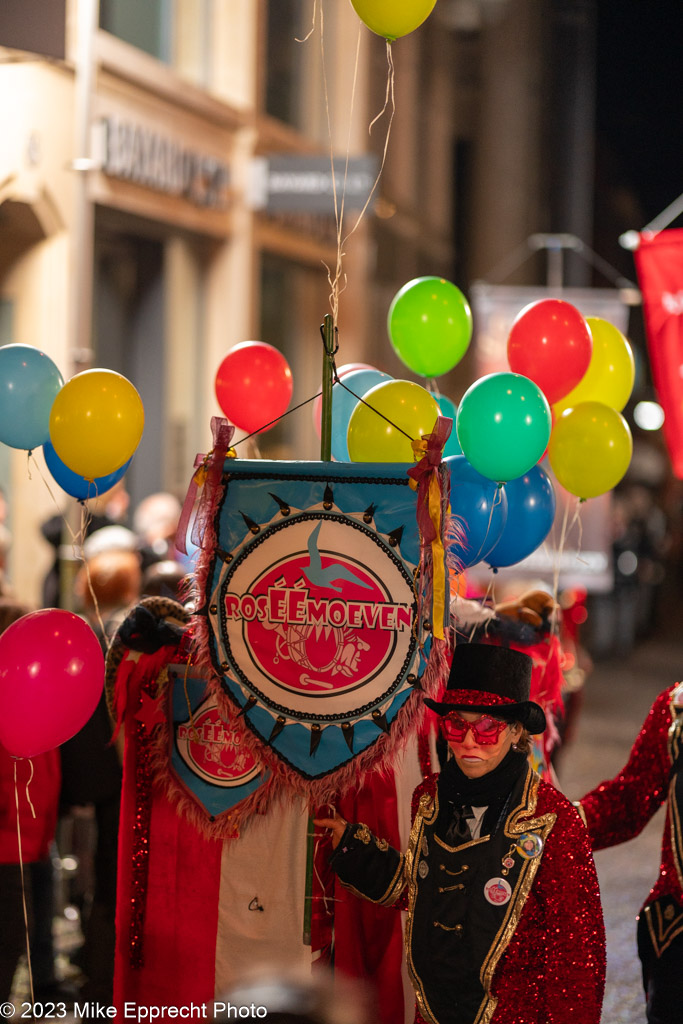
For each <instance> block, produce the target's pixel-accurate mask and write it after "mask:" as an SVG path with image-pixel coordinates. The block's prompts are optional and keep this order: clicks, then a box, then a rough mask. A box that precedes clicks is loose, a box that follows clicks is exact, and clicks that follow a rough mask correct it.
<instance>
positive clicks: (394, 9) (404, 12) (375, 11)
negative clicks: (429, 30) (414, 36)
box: [351, 0, 436, 42]
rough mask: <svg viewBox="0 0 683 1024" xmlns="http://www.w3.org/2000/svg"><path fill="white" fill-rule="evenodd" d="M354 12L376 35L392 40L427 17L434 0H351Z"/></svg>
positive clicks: (405, 33)
mask: <svg viewBox="0 0 683 1024" xmlns="http://www.w3.org/2000/svg"><path fill="white" fill-rule="evenodd" d="M351 3H352V4H353V6H354V9H355V11H356V14H357V15H358V17H359V18H360V19H361V21H363V22H365V24H366V25H367V26H368V28H369V29H372V31H373V32H376V33H377V35H378V36H384V38H385V39H388V40H389V41H390V42H392V41H393V40H394V39H398V37H399V36H407V35H408V33H409V32H412V31H413V29H416V28H417V27H418V25H421V24H422V22H423V21H426V19H427V18H428V17H429V15H430V14H431V13H432V10H433V8H434V4H435V3H436V0H351Z"/></svg>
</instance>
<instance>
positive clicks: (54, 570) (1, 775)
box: [0, 481, 190, 1004]
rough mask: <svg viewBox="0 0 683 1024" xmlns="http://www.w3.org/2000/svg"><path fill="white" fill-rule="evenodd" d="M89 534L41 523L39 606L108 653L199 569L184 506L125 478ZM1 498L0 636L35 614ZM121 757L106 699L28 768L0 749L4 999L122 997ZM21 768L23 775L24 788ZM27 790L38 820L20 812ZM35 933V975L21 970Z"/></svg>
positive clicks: (97, 505) (90, 514)
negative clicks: (15, 574) (181, 526)
mask: <svg viewBox="0 0 683 1024" xmlns="http://www.w3.org/2000/svg"><path fill="white" fill-rule="evenodd" d="M84 508H85V514H84V516H83V520H82V524H83V529H82V532H83V536H77V538H76V540H75V541H74V536H73V526H72V525H71V524H70V523H68V522H67V519H66V517H65V516H62V515H55V516H53V517H52V518H51V519H49V520H48V521H46V522H45V523H44V524H43V526H42V535H43V538H44V540H45V542H46V543H47V544H48V545H49V546H50V548H51V550H52V552H53V558H52V565H51V566H50V568H49V571H48V572H47V574H46V576H45V579H44V583H43V593H42V603H41V607H44V608H65V607H66V608H69V609H70V610H72V611H75V612H76V613H77V614H79V615H81V616H83V617H84V618H85V619H86V620H87V621H88V623H89V624H90V626H91V627H92V629H93V631H94V633H95V634H96V636H97V637H98V639H99V641H100V644H101V646H102V649H103V651H104V652H105V653H106V650H107V647H108V645H109V643H110V641H111V639H112V638H113V636H114V634H115V632H116V630H117V628H118V626H119V625H120V623H121V622H122V621H123V619H124V618H125V617H126V615H127V613H128V612H129V610H130V609H131V608H132V607H134V605H135V604H136V603H137V602H138V601H139V600H140V599H141V598H142V597H168V598H172V599H174V600H180V601H182V600H183V581H184V579H185V577H186V576H187V573H188V570H189V568H190V565H189V563H188V559H187V556H185V555H182V554H181V553H180V552H178V551H177V550H176V547H175V535H176V529H177V526H178V520H179V517H180V512H181V506H180V503H179V501H178V499H177V498H176V497H175V496H174V495H172V494H168V493H156V494H151V495H149V496H148V497H146V498H145V499H144V500H143V501H141V502H140V503H139V504H138V505H137V507H136V508H135V509H131V507H130V495H129V494H128V492H127V490H126V487H125V482H124V481H121V482H120V483H118V484H117V485H116V486H115V487H113V488H112V489H111V491H109V492H108V493H107V494H104V495H102V496H100V497H99V498H98V499H96V500H94V501H90V502H88V503H87V504H86V505H85V506H84ZM6 513H7V507H6V501H5V497H4V495H2V493H1V492H0V632H2V631H3V630H4V629H6V628H7V627H8V626H10V625H11V624H12V623H13V622H14V621H16V620H17V619H19V618H20V617H21V616H22V615H25V614H27V613H28V612H30V611H31V610H33V609H31V608H29V607H28V606H27V605H25V604H23V603H22V602H20V601H18V600H17V599H16V596H15V595H14V592H13V589H12V585H11V580H10V579H9V578H8V572H7V566H8V558H7V556H8V552H9V549H10V545H11V535H10V532H9V530H8V529H7V526H6V525H5V519H6ZM121 754H122V751H121V750H120V748H119V747H117V745H116V744H112V727H111V721H110V717H109V713H108V710H107V707H106V701H105V697H104V694H103V695H102V697H101V699H100V702H99V704H98V706H97V708H96V710H95V712H94V714H93V715H92V717H91V718H90V720H89V721H88V722H87V723H86V724H85V726H84V727H83V728H82V729H81V730H80V732H78V733H77V734H76V735H75V736H74V737H73V738H72V739H70V740H69V741H68V742H67V743H64V744H63V745H62V746H61V747H60V748H58V749H57V750H53V751H49V752H48V753H45V754H40V755H38V756H36V757H34V758H32V759H31V760H30V770H31V776H30V777H28V776H27V775H26V765H27V761H26V760H25V759H20V760H16V759H14V758H12V757H10V755H9V754H8V753H7V752H6V751H5V750H4V749H3V748H2V747H1V746H0V921H2V927H0V1002H2V1001H5V1000H8V999H9V998H10V995H11V994H12V992H13V991H16V986H17V985H20V986H22V987H23V994H24V996H26V995H27V994H28V987H27V986H29V985H32V988H33V994H34V996H35V999H36V1001H38V1002H43V1003H44V1002H51V1001H53V1002H59V1001H65V1000H66V1001H67V1002H69V1001H73V1000H74V999H76V998H78V999H81V1000H94V1001H96V1002H100V1003H103V1004H111V1002H112V986H113V970H114V939H115V928H114V921H115V908H116V859H117V841H118V824H119V803H120V793H121V782H122V768H121ZM15 772H17V778H16V782H15ZM24 788H25V790H26V795H27V799H28V800H30V803H31V806H32V809H33V813H31V814H30V815H26V816H24V814H23V813H22V816H21V823H22V829H21V837H20V838H21V858H20V857H19V836H18V834H17V825H16V819H17V812H16V806H15V804H16V801H17V799H18V797H17V795H16V794H17V793H18V792H20V791H21V792H22V799H23V791H24ZM55 923H57V924H59V923H61V924H62V925H66V927H67V928H68V929H69V930H70V934H71V941H70V942H69V943H67V944H65V943H61V944H60V945H61V946H65V945H68V946H69V947H70V948H69V955H68V959H67V958H66V957H65V956H64V955H63V951H62V955H58V951H57V949H56V942H55V934H54V932H55V928H54V926H55ZM27 928H28V934H29V937H30V951H31V957H30V979H29V976H28V972H27V971H26V970H24V973H23V975H22V972H21V971H17V967H18V966H19V965H20V964H21V963H22V962H25V963H26V964H27V965H28V958H26V935H27Z"/></svg>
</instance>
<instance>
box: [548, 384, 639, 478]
mask: <svg viewBox="0 0 683 1024" xmlns="http://www.w3.org/2000/svg"><path fill="white" fill-rule="evenodd" d="M632 453H633V439H632V437H631V431H630V430H629V426H628V423H627V422H626V420H625V419H624V417H623V416H622V415H621V413H619V412H617V411H616V409H612V408H610V406H609V405H605V404H604V403H603V402H582V403H581V404H580V405H577V406H575V407H574V408H573V409H566V410H565V411H564V412H563V413H562V415H561V416H560V417H559V418H558V419H557V420H556V422H555V426H554V427H553V431H552V434H551V435H550V444H549V445H548V460H549V462H550V466H551V469H552V471H553V473H554V474H555V476H556V477H557V479H558V481H559V482H560V483H561V484H562V486H563V487H564V489H565V490H566V491H569V493H570V494H575V495H576V496H577V498H596V497H597V496H598V494H604V493H605V492H606V491H610V490H611V489H612V488H613V487H615V486H616V485H617V484H618V483H619V481H620V480H621V478H622V477H623V476H624V474H625V473H626V470H627V469H628V467H629V463H630V461H631V455H632Z"/></svg>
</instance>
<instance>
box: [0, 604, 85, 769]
mask: <svg viewBox="0 0 683 1024" xmlns="http://www.w3.org/2000/svg"><path fill="white" fill-rule="evenodd" d="M103 685H104V655H103V654H102V649H101V647H100V644H99V641H98V639H97V637H96V636H95V634H94V633H93V631H92V629H91V628H90V626H89V625H88V623H87V622H85V620H84V619H81V618H80V617H79V616H78V615H74V613H73V612H67V611H63V610H62V609H59V608H44V609H42V610H41V611H38V612H30V613H29V614H28V615H23V616H22V617H21V618H20V619H17V621H16V622H13V623H12V625H11V626H8V628H7V629H6V630H5V631H4V633H2V635H0V742H1V743H2V744H3V746H4V747H6V749H7V750H8V751H9V753H10V754H13V755H14V756H15V757H35V756H36V755H37V754H43V753H44V752H45V751H46V750H52V749H54V747H58V746H59V745H60V743H64V742H65V741H66V740H68V739H70V738H71V736H73V735H74V734H75V733H77V732H78V730H79V729H80V728H82V726H84V725H85V723H86V722H87V721H88V719H89V718H90V716H91V715H92V713H93V711H94V710H95V708H96V707H97V703H98V701H99V699H100V695H101V693H102V687H103ZM84 770H87V766H84Z"/></svg>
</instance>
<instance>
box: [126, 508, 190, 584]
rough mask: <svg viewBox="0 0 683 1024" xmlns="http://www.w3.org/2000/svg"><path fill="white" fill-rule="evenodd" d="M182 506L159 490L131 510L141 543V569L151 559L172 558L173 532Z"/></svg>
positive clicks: (173, 551) (151, 561)
mask: <svg viewBox="0 0 683 1024" xmlns="http://www.w3.org/2000/svg"><path fill="white" fill-rule="evenodd" d="M181 511H182V506H181V504H180V502H179V501H178V499H177V498H176V497H175V495H173V494H169V493H168V492H167V491H159V492H157V493H155V494H150V495H148V496H147V497H146V498H143V500H142V501H141V502H140V504H139V505H138V506H137V508H136V509H135V512H134V513H133V529H134V530H135V533H136V534H137V536H138V540H139V542H140V554H141V557H142V571H143V572H145V570H146V569H147V568H148V567H149V566H150V565H152V564H153V563H154V562H163V561H166V560H167V559H175V557H176V547H175V535H176V530H177V529H178V520H179V519H180V513H181Z"/></svg>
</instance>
